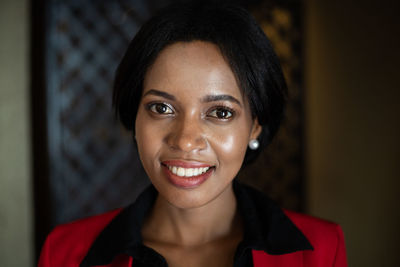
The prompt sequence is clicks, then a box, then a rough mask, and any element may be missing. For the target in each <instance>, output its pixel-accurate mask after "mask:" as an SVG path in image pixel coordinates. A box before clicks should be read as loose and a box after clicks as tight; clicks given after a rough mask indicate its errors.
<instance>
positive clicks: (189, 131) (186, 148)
mask: <svg viewBox="0 0 400 267" xmlns="http://www.w3.org/2000/svg"><path fill="white" fill-rule="evenodd" d="M167 144H168V145H169V147H171V148H172V149H175V150H180V151H183V152H197V151H201V150H204V149H205V148H206V147H207V141H206V138H205V136H204V131H203V127H202V124H201V121H199V119H197V118H189V117H186V118H180V119H176V120H175V121H174V122H173V123H172V125H171V127H170V133H169V134H168V136H167Z"/></svg>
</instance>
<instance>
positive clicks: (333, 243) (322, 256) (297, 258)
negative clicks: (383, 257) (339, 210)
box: [39, 209, 347, 267]
mask: <svg viewBox="0 0 400 267" xmlns="http://www.w3.org/2000/svg"><path fill="white" fill-rule="evenodd" d="M120 211H121V210H120V209H119V210H115V211H112V212H108V213H105V214H102V215H98V216H94V217H91V218H87V219H83V220H80V221H77V222H73V223H69V224H65V225H61V226H58V227H56V228H55V229H54V231H53V232H52V233H51V234H50V235H49V236H48V238H47V240H46V242H45V244H44V247H43V250H42V254H41V256H40V260H39V267H50V266H51V267H62V266H66V267H78V266H79V264H80V263H81V262H82V260H83V258H84V257H85V255H86V254H87V252H88V250H89V248H90V247H91V245H92V243H93V242H94V240H95V239H96V237H97V236H98V235H99V234H100V232H101V231H102V230H103V229H104V228H105V227H106V226H107V225H108V223H109V222H110V221H111V220H112V219H113V218H114V217H115V216H116V215H117V214H118V213H119V212H120ZM285 214H286V215H287V216H288V217H289V218H290V219H291V220H292V222H293V223H294V224H295V225H296V226H297V227H298V228H299V229H300V231H301V232H302V233H303V234H304V235H305V236H306V237H307V239H308V241H309V242H310V243H311V245H312V246H313V248H314V250H303V251H297V252H293V253H288V254H283V255H270V254H267V253H266V252H264V251H257V250H253V251H252V254H253V262H254V266H256V267H267V266H268V267H283V266H285V267H287V266H290V267H300V266H303V267H317V266H318V267H327V266H329V267H346V266H347V262H346V253H345V246H344V238H343V233H342V230H341V228H340V226H338V225H337V224H334V223H330V222H327V221H324V220H321V219H317V218H314V217H311V216H307V215H303V214H299V213H294V212H289V211H285ZM131 264H132V258H131V257H130V256H127V255H122V256H119V257H117V258H116V259H114V261H113V262H112V263H111V264H108V265H102V266H108V267H131Z"/></svg>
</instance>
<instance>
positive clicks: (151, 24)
mask: <svg viewBox="0 0 400 267" xmlns="http://www.w3.org/2000/svg"><path fill="white" fill-rule="evenodd" d="M195 40H199V41H207V42H211V43H214V44H216V45H217V46H218V47H219V48H220V51H221V53H222V55H223V56H224V57H225V59H226V60H227V62H228V63H229V65H230V67H231V69H232V71H233V73H234V74H235V76H236V78H237V80H238V83H239V86H240V88H241V90H242V91H243V93H244V94H245V95H246V96H247V98H248V100H249V103H250V108H251V112H252V115H253V117H257V118H258V121H259V123H260V125H262V132H261V134H260V136H259V137H258V140H259V141H260V148H259V149H258V150H255V151H253V150H249V149H248V150H247V153H246V156H245V161H244V164H247V163H249V162H250V161H253V160H254V159H255V158H256V157H257V155H258V154H259V153H260V151H261V150H262V149H263V148H264V147H265V146H267V145H268V144H269V143H270V142H271V140H272V138H273V136H274V135H275V134H276V132H277V130H278V129H279V125H280V123H281V121H282V117H283V110H284V106H285V103H286V95H287V86H286V82H285V79H284V76H283V73H282V69H281V66H280V64H279V60H278V58H277V56H276V54H275V52H274V50H273V49H272V47H271V44H270V41H269V40H268V38H267V36H266V35H265V34H264V32H263V31H262V30H261V28H260V27H259V26H258V24H257V23H256V21H255V19H254V18H253V17H252V16H251V15H250V14H249V13H248V12H247V11H246V10H244V9H243V8H241V7H238V6H236V5H231V4H210V3H191V4H180V5H172V6H169V7H167V8H165V9H163V10H161V11H160V12H159V13H158V14H157V15H156V16H154V17H153V18H151V19H150V20H149V21H148V22H147V23H145V24H144V25H143V26H142V28H141V29H140V30H139V32H138V33H137V34H136V36H135V37H134V38H133V40H132V42H131V43H130V45H129V47H128V50H127V51H126V54H125V55H124V57H123V59H122V61H121V63H120V64H119V66H118V69H117V72H116V77H115V81H114V92H113V105H114V108H115V111H116V114H117V116H118V117H119V119H120V120H121V122H122V124H123V125H124V126H125V127H126V128H127V129H128V130H132V131H134V130H135V129H134V125H135V120H136V114H137V111H138V107H139V102H140V100H141V95H142V90H143V80H144V76H145V74H146V71H147V69H148V68H149V67H150V66H151V65H152V64H153V62H154V61H155V59H156V57H157V56H158V54H159V53H160V52H161V50H163V49H164V48H165V47H166V46H168V45H171V44H173V43H176V42H190V41H195ZM238 130H239V129H238Z"/></svg>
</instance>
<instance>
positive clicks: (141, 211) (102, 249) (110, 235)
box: [80, 180, 313, 267]
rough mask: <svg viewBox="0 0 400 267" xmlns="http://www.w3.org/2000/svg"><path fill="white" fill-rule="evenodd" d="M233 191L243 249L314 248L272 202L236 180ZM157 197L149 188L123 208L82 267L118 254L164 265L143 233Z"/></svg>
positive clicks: (288, 250)
mask: <svg viewBox="0 0 400 267" xmlns="http://www.w3.org/2000/svg"><path fill="white" fill-rule="evenodd" d="M233 189H234V192H235V195H236V198H237V201H238V208H239V212H240V214H241V216H242V218H243V221H244V240H243V241H242V243H241V244H240V246H241V247H242V248H251V249H255V250H263V251H265V252H266V253H268V254H273V255H281V254H286V253H291V252H295V251H299V250H308V249H313V247H312V246H311V244H310V243H309V241H308V240H307V238H306V237H305V236H304V235H303V234H302V233H301V231H300V230H299V229H298V228H297V227H296V226H295V225H294V224H293V223H292V222H291V220H290V219H289V218H288V217H287V216H286V215H285V214H284V213H283V211H282V210H281V209H280V208H279V207H278V206H277V205H276V204H275V203H274V202H273V201H272V200H270V199H269V198H267V197H266V196H265V195H264V194H262V193H261V192H259V191H257V190H255V189H253V188H251V187H249V186H246V185H243V184H240V183H239V182H237V181H236V180H235V181H234V182H233ZM157 194H158V193H157V191H156V189H155V188H154V187H153V186H151V185H150V186H149V187H148V188H147V189H146V190H145V191H144V192H143V193H142V194H141V195H140V196H139V197H138V198H137V200H136V201H135V202H134V203H133V204H131V205H130V206H128V207H126V208H125V209H123V210H122V211H121V212H120V213H119V214H118V215H117V216H116V217H115V218H114V219H113V220H112V221H111V222H110V223H109V224H108V225H107V226H106V228H105V229H104V230H103V231H102V232H101V233H100V235H99V236H98V237H97V239H96V240H95V242H94V243H93V245H92V246H91V248H90V249H89V252H88V253H87V255H86V257H85V258H84V260H83V261H82V263H81V264H80V267H89V266H96V265H106V264H109V263H111V262H112V260H113V259H114V257H115V256H117V255H118V254H127V255H130V256H132V257H133V258H138V257H140V258H141V260H142V261H144V262H146V258H149V259H150V258H151V260H152V262H154V260H155V259H156V260H157V261H160V263H165V260H164V258H163V257H161V256H160V255H159V254H157V253H156V252H155V251H154V250H152V249H151V248H148V247H145V246H144V245H143V243H142V236H141V233H140V231H141V226H142V223H143V221H144V219H145V218H146V216H147V214H148V212H149V211H150V210H151V208H152V206H153V204H154V201H155V199H156V197H157Z"/></svg>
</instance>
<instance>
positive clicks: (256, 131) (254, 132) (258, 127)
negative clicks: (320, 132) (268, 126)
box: [250, 118, 262, 140]
mask: <svg viewBox="0 0 400 267" xmlns="http://www.w3.org/2000/svg"><path fill="white" fill-rule="evenodd" d="M261 131H262V126H261V125H260V124H259V123H258V119H257V118H255V119H254V121H253V127H252V129H251V133H250V140H253V139H257V138H258V136H259V135H260V133H261Z"/></svg>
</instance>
